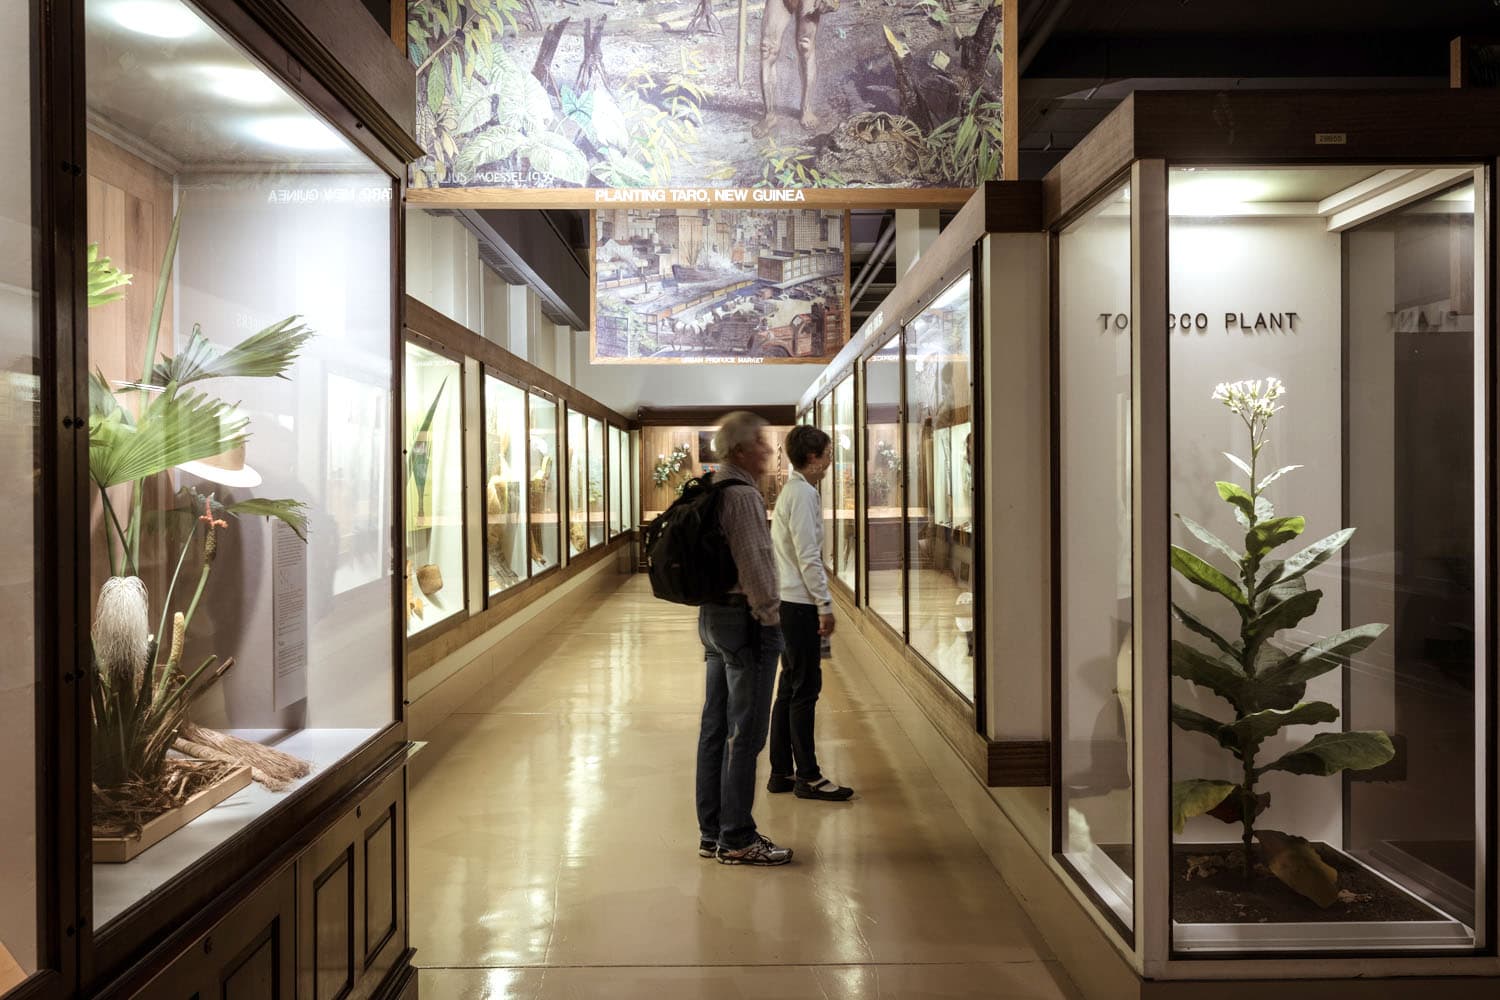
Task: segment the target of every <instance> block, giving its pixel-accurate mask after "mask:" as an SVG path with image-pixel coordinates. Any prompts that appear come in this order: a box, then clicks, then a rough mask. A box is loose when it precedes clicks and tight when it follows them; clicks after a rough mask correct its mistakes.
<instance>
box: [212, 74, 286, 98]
mask: <svg viewBox="0 0 1500 1000" xmlns="http://www.w3.org/2000/svg"><path fill="white" fill-rule="evenodd" d="M203 72H204V75H206V76H207V77H208V87H209V89H210V90H212V91H213V92H214V93H215V94H218V95H219V96H220V97H222V98H224V99H225V100H229V101H234V102H235V103H236V104H255V105H266V104H274V103H276V101H277V100H278V99H279V98H281V97H282V96H283V95H282V90H281V88H280V87H278V86H277V85H276V81H274V80H272V79H271V78H270V77H269V76H267V75H266V74H264V73H262V72H261V71H260V70H258V69H255V68H253V67H245V66H205V67H204V68H203Z"/></svg>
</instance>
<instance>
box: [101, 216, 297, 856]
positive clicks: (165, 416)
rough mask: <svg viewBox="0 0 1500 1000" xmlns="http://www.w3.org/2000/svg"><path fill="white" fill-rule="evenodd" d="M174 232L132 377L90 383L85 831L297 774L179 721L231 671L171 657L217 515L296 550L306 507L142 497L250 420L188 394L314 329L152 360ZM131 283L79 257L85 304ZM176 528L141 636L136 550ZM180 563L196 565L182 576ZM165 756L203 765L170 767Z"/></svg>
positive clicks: (287, 351)
mask: <svg viewBox="0 0 1500 1000" xmlns="http://www.w3.org/2000/svg"><path fill="white" fill-rule="evenodd" d="M179 224H180V216H179V217H178V218H174V219H173V222H172V232H171V236H170V238H169V239H168V241H167V249H166V254H165V256H164V257H163V259H162V264H161V271H160V275H159V278H158V281H157V286H156V298H155V302H154V304H153V306H152V310H151V320H150V327H149V329H148V330H147V337H146V346H145V351H144V356H143V359H142V364H141V371H140V376H139V381H126V382H115V383H114V384H111V382H110V381H109V380H107V379H106V378H105V376H104V374H103V372H99V371H96V372H94V373H93V374H92V375H91V376H90V379H89V476H90V478H92V479H93V481H94V485H95V486H96V487H98V490H99V498H100V502H101V506H102V509H103V514H104V532H105V548H106V550H107V553H108V559H109V572H110V576H109V579H107V580H106V581H105V582H104V585H103V586H102V587H101V589H100V593H99V602H98V607H97V609H96V613H95V619H94V625H93V634H92V638H93V651H94V662H95V679H94V685H93V695H92V700H93V718H94V725H93V734H92V745H93V775H94V778H93V781H94V796H95V809H94V813H95V826H96V829H97V828H105V829H108V828H111V827H114V828H119V829H123V830H124V831H127V832H128V831H129V830H131V829H134V828H138V827H139V825H140V823H141V822H142V821H144V820H145V819H149V818H150V817H151V816H152V815H154V814H157V813H160V812H163V811H165V810H167V809H170V808H171V807H172V806H173V805H176V804H177V803H179V802H181V801H182V799H184V798H186V797H187V795H189V794H191V793H192V791H193V790H194V789H195V788H196V787H201V786H202V785H203V784H206V783H208V782H210V781H211V780H213V778H214V777H215V776H216V775H217V774H219V773H222V771H223V769H224V768H223V765H226V764H229V765H235V764H250V765H252V773H253V775H254V777H255V778H256V779H257V780H260V781H262V783H264V784H267V785H268V786H270V787H272V788H278V787H285V786H286V784H287V783H289V781H290V779H291V778H293V777H301V776H302V775H304V774H306V773H307V767H306V765H305V764H304V763H303V762H300V761H297V760H296V758H292V757H289V756H287V755H284V754H280V753H279V752H277V751H273V750H271V749H270V748H267V747H263V746H260V745H259V744H251V743H247V742H246V741H243V740H238V739H236V738H235V737H231V736H227V735H226V734H222V733H215V732H213V731H212V730H205V729H200V728H198V727H195V726H193V725H192V724H191V723H190V722H189V721H188V718H187V715H188V709H189V707H190V706H191V703H192V701H193V699H194V698H195V697H196V696H197V695H199V694H201V693H202V692H203V691H204V690H205V689H206V688H207V687H208V686H209V685H210V684H212V683H213V682H214V681H215V680H216V679H217V678H218V677H220V676H222V675H223V674H224V672H225V671H227V670H228V669H229V668H230V667H231V665H232V664H233V662H234V661H233V658H232V657H229V658H225V659H221V658H220V657H219V656H218V655H211V656H208V657H207V658H206V659H204V660H203V661H202V662H201V663H199V664H197V665H196V666H189V665H187V664H185V663H184V661H183V646H184V643H185V641H186V637H187V632H188V629H189V627H190V626H191V625H192V621H193V616H194V614H195V612H196V611H197V610H198V605H199V602H200V601H201V600H202V598H203V594H204V592H205V590H206V589H207V587H208V583H209V579H210V576H211V575H212V571H213V565H214V559H215V555H216V554H217V551H218V544H219V533H220V532H222V531H224V530H226V529H227V528H228V527H229V522H228V521H227V520H226V518H228V517H236V516H239V515H259V516H264V517H267V518H276V519H278V520H280V521H282V522H283V523H285V524H286V525H288V526H289V527H290V528H291V529H292V530H293V531H295V532H296V533H297V535H298V537H300V538H302V539H303V540H304V541H306V528H307V517H306V507H305V506H304V505H303V504H302V503H301V502H300V501H297V500H286V499H282V500H272V499H262V498H252V499H247V500H241V501H239V502H237V503H232V504H224V503H221V502H220V501H219V500H218V499H217V498H216V497H215V496H213V495H212V494H209V495H206V496H205V495H203V494H200V493H197V492H196V491H193V490H183V491H181V492H179V493H177V494H176V503H177V506H176V509H175V510H172V511H168V512H166V515H165V516H157V515H155V514H148V513H147V512H146V509H145V508H146V504H145V497H146V492H147V489H148V486H150V485H152V484H154V483H156V482H158V481H160V482H162V484H163V485H166V489H164V490H162V493H163V494H166V495H170V494H171V489H170V486H169V485H167V484H166V483H165V479H166V477H167V475H168V473H169V471H170V470H171V469H173V468H175V467H176V466H179V465H181V464H183V463H184V462H194V461H201V460H204V459H209V458H213V457H214V456H217V455H221V454H223V453H225V452H229V451H233V450H235V449H238V448H240V447H242V446H243V445H244V444H245V442H246V440H247V439H248V437H249V430H248V425H249V421H248V420H246V419H245V418H243V417H240V416H238V415H237V412H236V409H235V405H234V404H232V403H228V402H225V401H223V400H220V399H216V398H214V397H213V396H210V395H208V394H207V393H205V392H202V391H199V390H198V389H197V388H196V386H197V385H198V384H200V383H202V382H206V381H209V380H212V379H221V378H284V377H285V373H286V371H287V370H288V369H289V368H290V367H291V366H292V364H293V363H294V362H295V360H296V358H297V354H298V352H299V351H300V350H301V348H302V346H303V345H304V344H305V343H306V342H307V340H308V339H309V338H310V337H311V336H312V331H311V330H309V329H308V328H307V327H306V326H304V325H303V324H302V323H300V322H299V321H298V320H299V317H297V316H289V317H287V318H286V319H283V320H281V321H280V322H278V323H275V324H273V325H271V326H269V327H267V328H266V329H264V330H262V331H260V332H259V333H256V334H254V335H253V336H251V337H248V338H247V339H245V340H244V341H243V342H242V343H240V344H239V345H238V346H236V347H233V348H229V349H222V348H219V347H216V346H215V345H213V344H212V343H210V342H209V340H208V339H207V338H206V337H205V336H204V335H203V331H202V329H201V328H200V327H198V326H197V325H194V327H193V332H192V335H191V336H190V337H189V339H188V342H187V344H186V345H185V346H184V347H183V349H182V351H181V352H180V353H179V354H177V355H176V356H170V355H165V354H164V355H162V356H161V357H160V358H159V359H158V357H157V345H158V341H159V335H160V332H161V320H162V310H163V307H164V305H165V302H166V297H167V288H168V284H169V280H170V276H171V272H172V264H173V260H174V259H175V257H176V252H177V238H178V232H179ZM130 281H131V276H130V275H128V274H123V273H121V272H120V271H119V270H118V269H117V268H115V267H114V265H113V264H112V263H111V262H110V260H109V258H108V257H105V256H103V255H102V254H101V253H100V252H99V248H98V246H97V245H95V246H90V247H89V254H88V304H89V306H90V307H91V308H92V307H96V306H101V305H104V304H106V303H109V302H114V301H116V300H118V299H122V298H124V297H125V294H126V293H125V291H124V289H125V287H126V286H128V285H129V284H130ZM183 523H186V524H187V525H188V531H187V533H186V537H184V538H182V540H181V548H180V550H179V551H178V554H177V559H176V562H175V564H174V565H173V567H172V572H171V577H170V583H169V584H168V585H167V587H166V590H165V593H164V595H163V596H162V598H161V599H160V601H159V602H157V619H156V621H155V630H154V631H153V630H152V622H151V620H150V617H149V616H150V612H151V604H152V602H151V595H150V594H149V593H148V591H147V587H146V585H145V583H144V582H143V581H142V579H141V547H142V545H141V543H142V540H143V537H145V536H146V535H148V534H149V533H152V532H160V533H161V534H162V536H163V539H164V540H165V541H166V543H167V544H169V545H170V544H171V543H172V541H173V538H172V536H173V528H174V527H176V526H178V525H181V524H183ZM178 530H180V528H179V529H178ZM190 555H195V563H196V566H195V567H193V568H190V567H189V556H190ZM185 570H186V578H184V571H185ZM194 570H196V572H195V571H194ZM189 744H190V746H189ZM174 747H175V748H177V749H178V750H179V751H181V750H184V749H186V750H189V752H190V753H191V754H192V756H193V757H195V758H198V759H199V761H200V762H201V760H202V759H203V758H207V759H208V760H209V761H210V762H211V763H212V764H213V765H215V766H212V767H199V766H196V765H195V763H194V762H193V761H185V760H183V759H181V758H169V756H168V751H169V750H171V749H173V748H174ZM195 751H196V752H195Z"/></svg>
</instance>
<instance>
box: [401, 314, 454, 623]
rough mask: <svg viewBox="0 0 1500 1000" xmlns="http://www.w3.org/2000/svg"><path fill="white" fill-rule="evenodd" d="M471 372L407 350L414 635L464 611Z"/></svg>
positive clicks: (410, 618)
mask: <svg viewBox="0 0 1500 1000" xmlns="http://www.w3.org/2000/svg"><path fill="white" fill-rule="evenodd" d="M462 419H463V367H462V365H461V364H460V362H458V361H455V360H453V359H452V358H448V357H445V356H443V355H441V354H438V353H436V352H434V351H429V350H427V349H426V348H425V347H418V346H417V345H416V344H412V343H408V344H407V345H406V524H407V530H406V561H407V564H408V565H407V568H406V573H407V579H406V631H407V634H408V635H416V634H417V633H419V632H421V631H423V630H424V629H429V628H431V627H432V626H434V625H436V624H437V623H438V622H441V621H446V620H447V619H449V618H451V617H453V616H454V615H456V614H458V613H459V612H460V611H463V610H464V549H463V544H464V537H463V536H464V523H463V489H464V483H463V471H464V470H463V425H462Z"/></svg>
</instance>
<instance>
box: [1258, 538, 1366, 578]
mask: <svg viewBox="0 0 1500 1000" xmlns="http://www.w3.org/2000/svg"><path fill="white" fill-rule="evenodd" d="M1353 537H1354V529H1353V528H1345V529H1343V530H1342V531H1335V532H1334V533H1333V534H1331V535H1329V536H1328V537H1327V538H1321V539H1319V540H1318V541H1316V542H1313V543H1312V544H1311V545H1309V546H1308V547H1307V548H1305V549H1303V550H1302V551H1301V552H1298V553H1297V554H1296V555H1294V556H1292V557H1291V558H1289V559H1287V560H1286V562H1285V563H1284V564H1283V565H1282V567H1281V575H1280V576H1278V577H1277V578H1276V580H1275V581H1267V582H1277V581H1284V580H1295V579H1297V578H1299V577H1301V576H1303V575H1305V574H1306V573H1307V572H1308V571H1309V570H1312V569H1316V568H1317V567H1319V566H1321V565H1322V564H1323V563H1324V562H1326V561H1327V560H1328V557H1329V556H1331V555H1333V554H1334V553H1335V552H1337V551H1338V550H1339V549H1341V548H1343V547H1344V546H1345V545H1347V544H1348V542H1349V539H1350V538H1353Z"/></svg>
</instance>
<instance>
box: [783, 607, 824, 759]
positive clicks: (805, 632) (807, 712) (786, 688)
mask: <svg viewBox="0 0 1500 1000" xmlns="http://www.w3.org/2000/svg"><path fill="white" fill-rule="evenodd" d="M781 634H782V635H783V636H785V637H786V650H785V651H783V652H782V654H781V681H780V683H778V684H777V685H776V704H775V705H773V706H772V708H771V773H772V774H781V775H790V774H792V773H794V772H793V761H795V762H796V771H795V773H796V775H797V777H799V778H801V779H802V780H803V781H817V780H818V779H819V778H821V777H822V776H823V772H822V771H820V770H818V753H817V751H816V750H815V749H813V716H814V714H815V713H816V712H817V710H818V693H819V692H821V691H822V690H823V664H822V658H823V657H822V643H821V642H820V641H819V637H818V609H817V608H815V607H814V606H813V605H811V604H791V603H789V602H786V601H783V602H782V604H781Z"/></svg>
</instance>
